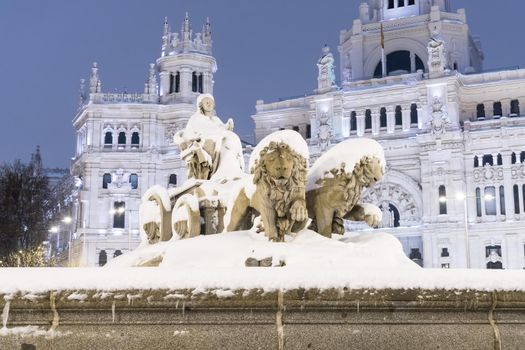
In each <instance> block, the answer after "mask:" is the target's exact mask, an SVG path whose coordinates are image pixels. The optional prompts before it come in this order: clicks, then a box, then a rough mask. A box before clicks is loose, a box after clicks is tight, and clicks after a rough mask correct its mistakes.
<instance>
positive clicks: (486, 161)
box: [483, 154, 494, 166]
mask: <svg viewBox="0 0 525 350" xmlns="http://www.w3.org/2000/svg"><path fill="white" fill-rule="evenodd" d="M485 165H494V157H492V154H485V155H483V166H485Z"/></svg>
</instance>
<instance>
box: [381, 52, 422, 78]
mask: <svg viewBox="0 0 525 350" xmlns="http://www.w3.org/2000/svg"><path fill="white" fill-rule="evenodd" d="M415 61H416V67H415V68H416V71H418V70H422V71H424V70H425V65H424V64H423V60H421V58H420V57H419V56H418V55H415ZM411 70H412V63H411V59H410V51H405V50H401V51H394V52H392V53H389V54H388V55H387V56H386V71H387V75H400V74H407V73H410V72H411ZM382 76H383V65H382V63H381V61H379V63H378V64H377V66H376V68H375V70H374V78H381V77H382Z"/></svg>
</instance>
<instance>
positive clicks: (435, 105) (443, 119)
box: [429, 96, 450, 135]
mask: <svg viewBox="0 0 525 350" xmlns="http://www.w3.org/2000/svg"><path fill="white" fill-rule="evenodd" d="M430 108H431V113H430V114H431V118H430V122H429V126H430V132H431V134H432V135H440V134H443V133H445V131H446V127H447V126H448V125H449V124H450V120H449V119H448V117H447V113H446V108H445V106H444V105H443V101H442V99H441V98H440V97H439V96H434V100H433V102H432V106H431V107H430Z"/></svg>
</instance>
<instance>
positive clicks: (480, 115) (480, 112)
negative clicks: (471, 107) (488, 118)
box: [476, 103, 485, 120]
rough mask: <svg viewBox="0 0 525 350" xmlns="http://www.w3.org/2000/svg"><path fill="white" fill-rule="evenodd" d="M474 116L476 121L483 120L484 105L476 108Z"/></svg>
mask: <svg viewBox="0 0 525 350" xmlns="http://www.w3.org/2000/svg"><path fill="white" fill-rule="evenodd" d="M476 115H477V117H478V119H481V120H483V119H485V105H484V104H483V103H480V104H479V105H477V106H476Z"/></svg>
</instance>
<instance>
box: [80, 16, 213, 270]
mask: <svg viewBox="0 0 525 350" xmlns="http://www.w3.org/2000/svg"><path fill="white" fill-rule="evenodd" d="M216 70H217V65H216V61H215V58H214V57H213V56H212V39H211V26H210V23H209V22H208V21H206V23H205V24H204V25H203V27H202V32H200V33H193V30H192V27H191V23H190V19H189V17H188V15H187V14H186V17H185V18H184V20H183V23H182V26H181V30H180V32H172V31H171V29H170V26H169V24H168V22H167V20H166V21H165V23H164V33H163V37H162V49H161V55H160V57H159V58H158V59H157V61H156V64H151V65H150V67H149V72H148V75H147V79H146V82H145V84H144V92H143V93H125V92H124V93H105V92H103V90H102V80H101V78H100V75H99V67H98V65H97V63H94V64H93V67H92V68H91V77H90V79H89V86H88V89H89V91H87V92H86V91H84V90H85V88H84V81H83V80H82V81H81V91H80V107H79V110H78V112H77V114H76V116H75V118H74V120H73V125H74V127H75V130H76V134H77V145H76V153H75V156H74V158H73V160H72V165H71V172H72V174H73V175H74V176H76V177H77V178H78V180H79V181H78V185H79V186H78V187H79V190H78V194H77V200H76V205H75V210H74V213H75V215H74V216H75V218H74V219H75V220H74V222H76V227H75V229H74V233H73V237H72V240H73V242H72V244H71V252H70V255H71V258H70V260H71V265H72V266H98V265H104V264H105V263H106V262H107V261H108V260H111V259H112V258H113V257H115V256H118V255H120V254H122V253H125V252H127V251H129V250H130V249H133V248H135V247H136V246H137V245H138V244H139V242H140V237H139V223H138V208H139V204H140V201H141V196H142V194H143V193H144V192H145V191H146V190H147V189H148V188H149V187H151V186H153V185H155V184H162V185H164V186H168V187H169V186H176V185H177V184H178V183H180V182H182V181H184V180H185V178H186V173H185V169H184V168H183V167H182V165H181V163H180V159H179V155H178V149H177V148H176V147H175V145H174V144H173V143H172V139H173V135H174V134H175V132H176V131H177V130H179V129H182V128H184V126H185V124H186V122H187V120H188V118H189V117H190V115H191V114H193V113H194V112H195V101H196V97H197V96H198V95H199V94H201V93H213V74H214V73H215V71H216ZM157 77H158V78H159V80H158V79H157Z"/></svg>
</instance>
